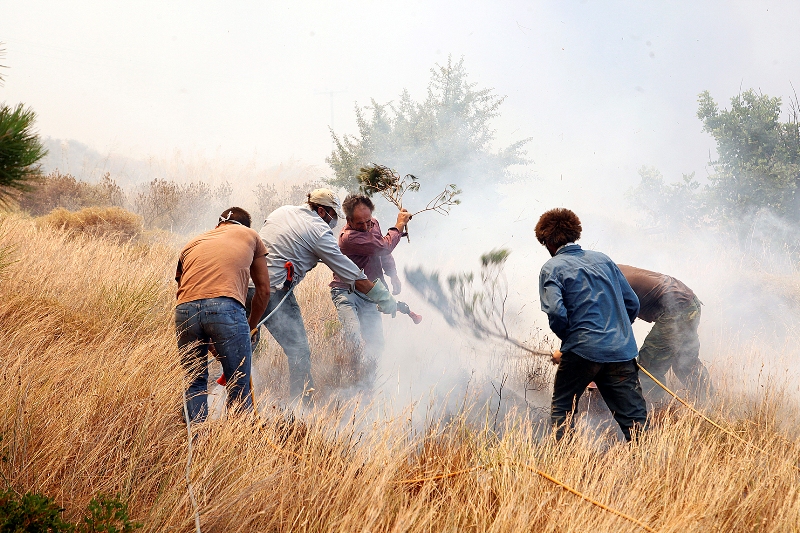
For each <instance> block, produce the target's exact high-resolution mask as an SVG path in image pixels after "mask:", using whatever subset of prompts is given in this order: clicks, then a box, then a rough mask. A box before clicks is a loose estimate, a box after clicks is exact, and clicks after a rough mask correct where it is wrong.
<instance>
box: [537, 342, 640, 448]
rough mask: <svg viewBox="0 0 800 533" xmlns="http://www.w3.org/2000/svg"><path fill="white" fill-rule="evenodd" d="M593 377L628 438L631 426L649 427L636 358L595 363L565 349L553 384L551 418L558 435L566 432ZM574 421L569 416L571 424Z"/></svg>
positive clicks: (629, 438)
mask: <svg viewBox="0 0 800 533" xmlns="http://www.w3.org/2000/svg"><path fill="white" fill-rule="evenodd" d="M592 381H594V382H595V384H596V385H597V390H599V391H600V394H601V395H602V397H603V400H604V401H605V402H606V405H608V408H609V409H610V410H611V414H612V415H614V419H615V420H616V421H617V423H618V424H619V427H620V428H622V433H623V434H624V435H625V439H626V440H631V429H632V428H633V427H634V426H638V428H639V429H640V430H642V429H645V428H646V422H647V408H646V407H645V403H644V397H643V396H642V388H641V386H640V385H639V369H638V367H637V366H636V359H631V360H630V361H624V362H622V363H595V362H594V361H589V360H588V359H584V358H583V357H581V356H579V355H577V354H574V353H571V352H565V353H564V354H562V356H561V363H560V364H559V365H558V370H557V371H556V378H555V383H554V384H553V401H552V404H551V406H550V420H551V422H552V423H553V425H554V426H555V427H556V438H558V439H560V438H561V437H562V436H563V435H564V429H565V422H566V420H567V416H568V415H572V416H573V417H574V415H575V408H576V407H577V406H578V400H580V398H581V395H582V394H583V391H584V390H585V389H586V386H587V385H589V383H591V382H592ZM573 425H574V421H573V419H572V417H570V427H572V426H573Z"/></svg>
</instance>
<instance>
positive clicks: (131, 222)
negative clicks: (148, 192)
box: [37, 207, 144, 241]
mask: <svg viewBox="0 0 800 533" xmlns="http://www.w3.org/2000/svg"><path fill="white" fill-rule="evenodd" d="M37 220H38V222H39V224H40V225H42V226H46V227H51V228H56V229H60V230H63V231H66V232H68V233H70V234H72V235H85V236H89V237H103V238H106V239H111V240H116V241H130V240H132V239H136V238H138V237H140V236H141V235H142V231H143V230H144V227H143V225H142V217H140V216H139V215H137V214H135V213H131V212H130V211H128V210H126V209H123V208H121V207H85V208H83V209H81V210H80V211H75V212H73V211H68V210H66V209H64V208H63V207H59V208H56V209H53V210H52V211H51V212H50V214H48V215H45V216H43V217H40V218H38V219H37Z"/></svg>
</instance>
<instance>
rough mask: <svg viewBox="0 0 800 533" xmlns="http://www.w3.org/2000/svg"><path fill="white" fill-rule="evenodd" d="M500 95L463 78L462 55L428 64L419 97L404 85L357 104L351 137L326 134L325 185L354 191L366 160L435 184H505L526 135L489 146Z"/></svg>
mask: <svg viewBox="0 0 800 533" xmlns="http://www.w3.org/2000/svg"><path fill="white" fill-rule="evenodd" d="M504 99H505V98H504V97H501V96H497V95H496V94H495V93H494V90H493V89H478V88H477V84H476V83H470V82H469V81H468V79H467V71H466V69H465V68H464V60H463V59H461V60H459V61H457V62H455V63H454V62H453V61H452V59H450V58H448V60H447V64H446V65H444V66H441V65H438V64H437V65H436V67H435V68H433V69H431V79H430V82H429V84H428V95H427V97H426V99H425V100H424V101H423V102H415V101H414V100H413V99H412V98H411V95H410V94H409V93H408V91H407V90H404V91H403V92H402V93H401V95H400V99H399V100H398V101H397V102H389V103H386V104H379V103H377V102H376V101H375V100H372V103H371V105H370V106H369V107H364V108H361V107H358V105H356V110H355V112H356V122H357V124H358V135H355V136H353V135H342V136H339V135H337V134H336V133H335V132H333V131H331V135H332V136H333V141H334V144H335V148H334V150H333V152H332V153H331V155H330V157H328V159H327V162H328V164H329V165H330V166H331V167H332V168H333V171H334V173H335V177H334V178H333V179H332V180H331V184H332V185H334V186H339V187H344V188H345V189H347V190H350V191H354V190H356V189H357V188H358V180H357V179H356V175H357V174H358V172H359V169H360V168H361V167H362V166H365V165H367V164H369V163H378V164H381V165H386V166H388V167H391V168H394V169H396V170H397V171H398V172H401V173H403V174H406V173H410V174H414V175H416V176H419V177H420V178H421V180H420V181H421V182H422V183H423V184H431V185H434V186H436V187H437V188H438V187H442V186H444V185H445V184H447V183H457V184H458V185H459V186H464V185H469V184H488V183H493V182H501V181H505V180H507V179H508V178H509V172H508V168H509V167H510V166H512V165H519V164H526V163H528V162H529V161H528V160H527V159H526V158H525V155H526V152H525V151H524V150H523V147H524V146H525V144H527V143H528V142H529V139H525V140H521V141H518V142H516V143H513V144H512V145H510V146H508V147H506V148H504V149H500V150H497V151H493V150H492V147H491V144H492V141H493V140H494V134H495V132H494V130H493V129H492V128H491V125H490V122H491V120H492V119H493V118H495V117H497V116H498V115H499V108H500V105H501V104H502V103H503V100H504Z"/></svg>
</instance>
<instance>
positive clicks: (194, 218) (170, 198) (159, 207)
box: [134, 179, 233, 233]
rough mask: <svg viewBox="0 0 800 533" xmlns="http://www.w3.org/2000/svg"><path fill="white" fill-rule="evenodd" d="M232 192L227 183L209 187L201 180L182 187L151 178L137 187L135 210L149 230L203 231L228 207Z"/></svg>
mask: <svg viewBox="0 0 800 533" xmlns="http://www.w3.org/2000/svg"><path fill="white" fill-rule="evenodd" d="M232 192H233V188H232V187H231V185H230V184H229V183H228V182H225V183H222V184H220V185H217V186H216V187H211V186H210V185H208V184H207V183H205V182H202V181H198V182H193V183H188V184H182V185H181V184H178V183H175V182H174V181H168V180H164V179H154V180H153V181H151V182H149V183H147V184H145V185H143V186H142V187H141V188H140V191H139V193H138V194H137V195H136V199H135V200H134V210H135V211H136V213H137V214H139V215H141V216H142V217H143V218H144V220H145V222H146V223H147V227H148V228H155V229H165V230H169V231H173V232H175V233H194V232H197V231H206V230H208V229H211V228H213V227H214V225H215V224H216V223H217V217H218V216H219V214H220V212H221V211H222V210H223V209H225V208H226V207H230V196H231V193H232Z"/></svg>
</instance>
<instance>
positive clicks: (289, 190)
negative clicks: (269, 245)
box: [253, 180, 327, 229]
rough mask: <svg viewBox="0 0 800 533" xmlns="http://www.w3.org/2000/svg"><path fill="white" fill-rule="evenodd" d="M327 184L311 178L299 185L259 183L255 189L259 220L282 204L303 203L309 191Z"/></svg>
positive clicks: (264, 218)
mask: <svg viewBox="0 0 800 533" xmlns="http://www.w3.org/2000/svg"><path fill="white" fill-rule="evenodd" d="M326 186H327V185H326V184H325V183H323V182H322V181H321V180H310V181H306V182H304V183H301V184H299V185H290V184H287V183H285V184H283V185H281V186H277V187H276V186H275V185H272V184H269V183H268V184H262V183H259V184H258V185H257V186H256V188H255V190H254V191H253V193H254V194H255V200H256V204H257V205H258V211H257V214H258V217H259V218H260V220H259V222H262V221H264V220H266V218H267V217H268V216H269V214H270V213H272V212H273V211H275V210H276V209H278V208H279V207H281V206H284V205H300V204H302V203H303V202H305V201H306V199H307V198H308V196H307V195H308V193H310V192H311V191H313V190H314V189H318V188H320V187H326ZM256 229H257V228H256Z"/></svg>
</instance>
